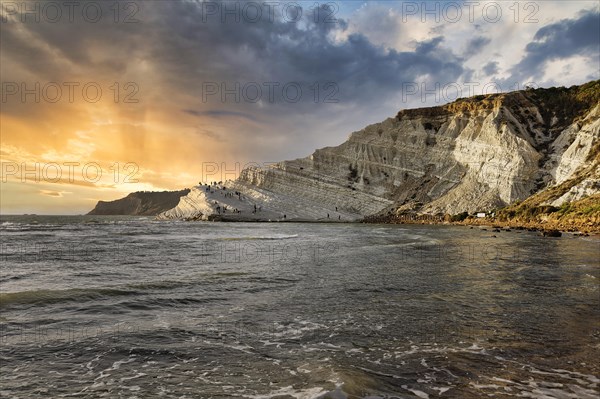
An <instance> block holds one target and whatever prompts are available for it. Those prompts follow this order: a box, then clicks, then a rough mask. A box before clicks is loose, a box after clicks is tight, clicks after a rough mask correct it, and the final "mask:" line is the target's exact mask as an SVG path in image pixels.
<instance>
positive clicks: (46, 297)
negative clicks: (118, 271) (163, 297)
mask: <svg viewBox="0 0 600 399" xmlns="http://www.w3.org/2000/svg"><path fill="white" fill-rule="evenodd" d="M135 294H137V292H135V291H130V290H125V289H118V288H73V289H66V290H33V291H20V292H6V293H4V292H3V293H0V308H2V307H5V306H10V305H29V304H32V305H33V304H50V303H57V302H66V301H85V300H94V299H99V298H103V297H115V296H123V295H135Z"/></svg>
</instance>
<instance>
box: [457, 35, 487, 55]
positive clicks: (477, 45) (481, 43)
mask: <svg viewBox="0 0 600 399" xmlns="http://www.w3.org/2000/svg"><path fill="white" fill-rule="evenodd" d="M491 41H492V39H490V38H488V37H484V36H478V37H476V38H473V39H471V40H470V41H469V43H467V48H466V49H465V52H464V56H465V58H470V57H472V56H474V55H476V54H479V53H480V52H481V50H483V48H484V47H485V46H487V45H488V44H489V43H490V42H491Z"/></svg>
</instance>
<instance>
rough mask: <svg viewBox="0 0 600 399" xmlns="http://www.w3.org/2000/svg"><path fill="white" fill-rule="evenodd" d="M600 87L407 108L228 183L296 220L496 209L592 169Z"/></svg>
mask: <svg viewBox="0 0 600 399" xmlns="http://www.w3.org/2000/svg"><path fill="white" fill-rule="evenodd" d="M599 92H600V81H596V82H590V83H588V84H587V85H584V86H580V87H572V88H569V89H564V88H560V89H537V90H526V91H520V92H513V93H504V94H493V95H488V96H478V97H472V98H468V99H462V100H458V101H455V102H453V103H451V104H447V105H444V106H440V107H432V108H423V109H413V110H404V111H401V112H399V113H398V115H397V116H396V117H395V118H389V119H387V120H385V121H383V122H381V123H378V124H374V125H371V126H367V127H366V128H364V129H363V130H360V131H358V132H354V133H352V134H351V135H350V137H349V139H348V140H347V141H346V142H345V143H343V144H341V145H340V146H337V147H327V148H323V149H319V150H317V151H315V152H314V153H313V154H312V155H311V156H309V157H307V158H301V159H297V160H293V161H284V162H281V163H279V164H276V165H274V166H272V167H270V168H249V169H246V170H244V171H243V172H242V173H241V175H240V177H239V178H238V179H237V180H236V181H235V182H234V183H232V185H233V186H234V187H235V189H236V190H239V191H240V192H242V193H244V194H245V195H247V196H248V197H249V198H252V199H254V200H255V201H256V202H257V203H260V204H262V205H264V206H265V207H267V208H268V209H270V210H273V211H275V212H281V213H286V214H287V215H289V216H291V217H293V218H300V219H313V220H314V219H321V218H323V216H324V215H326V214H330V217H331V218H332V219H336V218H337V215H338V213H340V214H343V215H344V216H346V217H347V218H349V219H359V218H361V217H364V216H367V215H372V214H376V213H380V212H398V211H404V210H416V211H419V212H422V213H432V214H435V213H444V214H446V213H448V214H457V213H460V212H464V211H467V212H476V211H482V210H491V209H495V208H498V207H501V206H505V205H507V204H510V203H513V202H515V201H517V200H524V199H525V198H527V197H529V196H531V195H533V194H535V193H537V192H540V191H541V190H544V189H546V188H548V187H553V186H556V185H559V184H563V183H564V182H567V181H570V179H572V178H573V177H574V176H577V175H578V173H579V174H581V173H582V172H581V171H582V170H584V169H586V168H587V169H589V165H590V163H591V162H592V161H594V159H596V158H597V148H598V145H599V140H600V104H599V102H598V93H599ZM586 173H587V172H586ZM594 179H597V176H596V177H594V174H593V173H592V172H589V173H587V175H586V176H584V177H583V178H582V179H579V180H578V182H577V183H576V184H579V185H580V187H579V186H578V187H576V188H574V189H573V193H572V194H573V195H574V196H577V195H579V196H580V195H584V194H585V195H589V194H590V193H595V192H598V185H597V184H596V183H595V180H594ZM582 193H583V194H582ZM182 201H186V197H184V198H182ZM188 208H189V206H188ZM336 208H337V210H336ZM188 216H189V215H188Z"/></svg>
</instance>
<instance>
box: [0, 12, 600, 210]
mask: <svg viewBox="0 0 600 399" xmlns="http://www.w3.org/2000/svg"><path fill="white" fill-rule="evenodd" d="M19 3H21V2H19ZM34 3H35V2H30V3H27V7H29V6H31V7H33V5H34ZM3 4H4V3H3ZM57 4H59V5H60V4H62V3H61V2H58V3H57ZM77 4H78V8H77V9H76V12H75V18H74V21H69V20H68V18H67V15H68V14H67V10H63V18H62V19H61V20H60V21H48V18H45V17H46V16H44V15H42V18H40V20H39V21H37V20H36V19H35V16H32V15H26V16H24V15H23V14H21V13H19V11H18V10H17V11H15V10H14V9H7V8H6V7H5V6H4V5H3V8H2V16H3V17H4V20H3V22H2V23H1V24H0V30H1V35H0V49H1V50H0V51H1V59H2V62H1V63H0V73H1V75H2V83H3V87H2V89H3V96H4V97H3V101H2V111H1V119H2V120H1V123H2V149H1V153H2V161H3V162H12V163H13V164H15V163H16V164H19V165H21V164H22V163H25V164H27V165H29V164H31V163H51V162H59V163H63V162H77V163H79V164H80V165H86V164H89V163H95V164H97V165H98V166H99V167H100V168H101V170H102V171H103V172H104V173H103V175H102V178H101V179H99V180H98V181H92V180H91V179H86V178H85V176H84V177H82V176H80V175H79V176H78V178H77V179H75V180H74V181H67V180H65V179H64V178H63V179H60V180H57V181H56V182H55V183H54V184H50V183H49V182H48V181H46V182H45V184H46V186H44V187H39V186H34V187H30V182H27V184H24V186H26V187H27V190H25V189H24V188H22V187H21V186H18V184H22V183H16V182H15V181H11V182H9V183H7V184H6V185H4V187H7V189H6V190H5V189H3V193H2V206H3V207H7V206H8V208H10V209H19V210H23V209H25V208H23V207H22V206H21V205H19V206H17V204H19V201H18V197H19V196H22V195H23V192H27V193H28V195H29V196H30V197H32V198H38V203H39V204H42V205H40V206H41V207H42V208H43V207H46V206H51V207H60V206H63V205H61V204H68V208H65V210H66V211H69V212H73V211H74V210H78V211H85V210H86V208H88V207H90V201H91V202H93V199H111V198H114V197H116V196H118V195H119V194H120V193H125V192H129V191H134V190H137V189H175V188H181V187H185V186H188V185H190V184H194V183H195V182H197V181H198V180H199V175H200V174H201V173H202V165H203V162H218V163H219V164H221V163H222V162H225V163H228V164H231V163H236V162H239V163H242V164H245V163H248V162H255V163H263V162H272V161H278V160H282V159H289V158H296V157H301V156H306V155H309V154H310V153H311V152H312V151H313V150H314V149H315V148H319V147H323V146H326V145H336V144H339V143H341V142H342V141H343V140H344V139H345V138H346V137H347V135H348V133H350V132H352V131H355V130H358V129H360V128H362V127H364V126H365V125H367V124H370V123H374V122H378V121H381V120H382V119H384V118H386V117H389V116H392V115H394V114H395V113H396V112H397V111H398V110H399V109H402V108H411V107H420V106H428V105H434V104H439V103H443V102H447V101H450V100H451V99H452V98H446V97H440V96H438V95H423V93H427V92H428V91H430V90H434V91H435V90H436V88H444V87H446V86H447V85H459V86H460V85H463V84H465V83H467V82H470V83H472V82H478V83H481V85H483V84H485V83H487V82H489V81H496V82H500V83H502V86H501V87H502V88H503V89H504V90H510V89H514V84H515V83H517V84H519V83H524V82H525V81H527V80H531V79H537V80H539V81H540V82H542V83H543V82H551V83H557V84H571V83H582V82H584V81H585V80H589V79H590V77H592V78H597V77H598V57H599V56H600V55H599V51H598V45H599V44H598V43H599V39H598V34H597V32H598V19H599V16H598V8H597V5H596V3H595V2H594V1H587V2H568V3H567V2H558V1H557V2H542V3H539V5H538V8H539V9H537V10H536V9H534V10H533V11H535V14H533V15H532V16H531V15H530V11H531V10H529V11H528V10H527V9H521V10H520V14H518V15H517V14H515V13H514V7H513V9H511V8H510V5H511V4H512V3H495V4H501V7H502V18H499V19H497V20H493V19H491V18H489V16H488V15H486V14H485V13H483V10H485V6H487V5H488V2H482V3H481V4H480V5H479V7H478V8H476V9H475V13H474V15H473V18H470V17H469V15H468V9H467V8H466V7H463V8H462V15H461V16H460V18H458V19H456V18H454V14H452V13H450V14H448V13H445V12H444V10H447V9H449V8H448V7H450V8H451V7H454V5H455V4H460V5H461V6H462V3H456V2H436V3H433V2H430V3H428V5H427V6H426V7H428V9H429V10H431V9H436V7H437V10H438V13H439V14H438V15H433V16H432V15H430V14H429V15H428V14H427V12H424V11H427V10H420V9H418V8H417V9H415V8H414V6H415V5H416V6H417V7H421V8H422V7H424V6H423V4H424V2H409V3H406V2H405V3H403V2H388V1H386V2H363V3H361V2H338V3H335V2H333V3H327V4H322V5H320V6H319V7H318V8H316V9H315V8H313V7H314V2H300V3H299V4H300V5H301V6H302V9H301V10H300V14H301V18H296V17H297V16H298V11H299V10H298V9H297V8H296V6H295V4H296V3H281V4H280V5H279V6H278V7H275V8H274V9H273V10H271V11H272V13H271V12H270V11H269V10H268V9H265V8H264V4H263V3H262V2H257V3H253V2H243V1H240V2H236V1H228V2H214V1H194V0H178V1H177V0H174V1H143V2H142V1H134V2H132V1H130V0H123V1H119V2H114V1H112V2H99V1H87V0H86V1H80V2H77ZM248 4H254V6H248ZM287 4H292V5H293V7H291V8H287V6H286V5H287ZM490 4H491V3H490ZM535 4H537V3H535ZM256 5H258V6H260V7H262V11H261V12H262V15H261V16H260V18H254V17H256V16H257V14H255V12H256V11H257V9H256ZM88 6H90V7H98V6H99V7H101V9H102V15H103V17H102V18H100V19H99V20H98V21H97V22H90V21H89V20H86V18H84V15H82V10H83V9H85V8H86V7H88ZM434 6H435V7H434ZM31 7H30V9H31ZM252 7H254V9H252ZM411 7H412V8H411ZM115 10H118V11H119V12H118V13H116V11H115ZM227 10H229V11H227ZM244 10H245V11H244ZM286 10H287V11H288V12H286ZM526 11H527V12H526ZM423 12H424V13H423ZM528 16H530V17H531V20H532V21H534V22H531V23H525V21H524V17H528ZM533 17H535V18H533ZM452 18H454V19H452ZM565 18H566V19H565ZM88 19H89V18H88ZM525 43H529V44H527V45H525ZM565 71H568V73H565ZM36 85H39V86H36ZM409 88H410V93H409ZM415 88H418V90H417V91H416V92H415V90H414V89H415ZM22 89H25V92H23V91H22ZM98 89H99V90H100V93H99V94H101V95H99V96H98V98H97V99H96V98H90V96H91V97H94V93H95V92H96V91H97V90H98ZM57 90H59V92H60V96H58V95H56V91H57ZM32 91H33V92H34V94H31V93H32ZM35 92H36V93H37V94H35ZM27 93H29V94H27ZM461 94H462V95H463V96H464V95H467V94H468V93H461ZM473 94H475V93H473ZM36 95H37V97H36ZM55 97H56V98H57V101H52V100H53V99H54V98H55ZM71 97H73V98H71ZM124 165H130V166H131V165H134V166H135V168H136V169H135V177H136V179H134V180H135V181H133V180H131V179H125V177H127V176H129V175H128V173H129V170H125V169H123V168H124ZM115 169H117V172H118V173H115ZM11 179H13V180H14V177H11ZM17 187H20V188H17ZM7 190H8V191H7ZM56 193H59V194H60V195H62V197H59V196H57V195H54V194H56ZM77 198H85V199H86V200H85V201H83V202H79V203H78V202H77V201H78V200H77ZM48 199H52V200H53V201H52V202H49V201H48ZM59 199H60V200H61V201H60V202H59V201H58V200H59ZM31 203H35V201H34V200H31ZM7 204H8V205H7ZM74 204H75V205H74ZM76 204H79V205H78V206H76ZM24 206H25V205H24ZM27 206H29V202H28V205H27ZM8 208H6V209H8ZM3 209H4V208H3ZM53 209H54V208H53ZM34 210H35V209H31V211H34ZM57 212H58V211H57Z"/></svg>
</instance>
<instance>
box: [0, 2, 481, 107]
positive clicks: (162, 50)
mask: <svg viewBox="0 0 600 399" xmlns="http://www.w3.org/2000/svg"><path fill="white" fill-rule="evenodd" d="M96 3H99V4H104V3H102V2H96ZM137 3H139V5H140V11H139V13H138V14H137V15H136V18H137V19H138V22H137V23H131V24H124V23H116V24H115V23H113V21H112V14H111V10H110V9H108V8H107V9H106V10H104V13H105V15H106V16H107V18H104V19H103V20H101V21H100V22H99V23H86V22H85V21H76V22H75V24H70V23H68V22H64V23H30V22H28V23H25V24H18V23H9V24H3V26H2V33H3V35H2V36H3V38H2V45H3V50H2V52H3V56H6V57H9V58H11V59H12V60H13V61H14V62H18V63H20V64H21V65H22V66H23V68H25V69H27V70H29V71H30V72H31V73H32V74H36V75H37V76H38V77H47V78H48V79H49V80H59V78H62V80H69V79H73V78H77V77H89V76H101V75H107V76H110V77H111V78H113V79H114V78H115V77H119V76H120V75H121V74H123V73H125V72H127V71H128V70H130V69H132V68H134V67H135V66H136V65H137V64H139V63H140V62H146V63H149V64H150V65H151V66H152V70H153V71H154V72H156V76H157V79H158V80H157V81H156V82H153V83H154V84H155V85H156V88H160V90H161V93H163V94H164V95H166V96H168V95H169V94H170V92H173V93H177V94H178V95H184V94H185V95H187V96H188V98H197V99H200V98H201V95H202V89H203V87H202V85H203V83H205V82H216V83H220V82H229V83H231V82H240V83H242V84H243V83H244V82H258V83H259V84H260V83H262V82H279V83H280V84H281V85H284V84H286V83H288V82H299V83H301V84H303V85H304V87H309V86H310V85H311V84H314V83H319V84H320V85H324V84H326V83H328V82H334V83H336V84H337V86H338V87H339V94H338V97H339V102H340V103H342V104H344V103H345V104H366V103H371V102H372V101H373V100H374V99H378V100H385V98H388V97H389V96H396V95H398V94H399V92H400V91H401V89H402V86H403V83H405V82H413V81H415V80H422V77H423V76H425V75H427V77H428V79H429V80H430V81H432V82H441V83H442V84H443V83H446V82H451V81H454V80H456V79H457V78H458V77H459V76H460V75H461V74H462V73H463V72H464V69H463V67H462V60H461V59H460V58H459V57H457V56H456V55H454V54H453V53H452V52H451V51H449V50H445V49H444V48H443V47H442V42H443V37H441V36H440V37H436V38H433V39H432V40H429V41H425V42H422V43H418V45H417V46H416V49H415V51H407V52H397V51H395V50H386V49H384V48H381V47H378V46H376V45H374V44H373V43H371V42H370V41H369V40H368V39H367V38H366V37H365V36H364V35H362V34H356V33H355V34H351V35H350V36H349V37H348V39H347V40H342V41H335V40H334V39H333V38H332V35H333V32H334V31H338V32H339V31H343V30H345V29H346V27H347V24H346V22H345V21H343V20H338V21H337V23H329V22H326V21H324V20H322V19H319V20H315V19H314V18H313V15H312V14H310V11H309V10H308V9H305V10H304V16H305V17H304V18H303V19H302V21H301V22H299V23H291V22H289V21H286V20H284V19H283V18H281V16H280V15H279V14H278V13H275V18H274V19H273V20H270V19H269V18H267V17H266V16H263V18H261V19H260V20H259V21H257V22H255V23H251V22H248V21H244V20H243V18H242V20H241V21H240V22H239V23H237V22H236V21H235V19H234V18H231V17H229V18H227V19H226V22H225V23H223V21H222V19H221V17H220V16H219V15H207V13H206V12H205V11H206V9H204V8H203V6H202V3H198V2H189V1H152V2H137ZM111 4H112V3H111ZM123 4H127V2H124V3H123ZM229 4H231V2H229ZM240 4H243V3H240ZM322 7H326V6H322ZM74 32H75V33H76V34H74ZM481 45H483V44H482V43H481V42H480V41H477V42H474V43H473V44H472V45H471V46H472V47H473V49H475V47H477V46H481ZM65 65H68V66H69V67H68V68H67V69H65ZM3 72H4V71H3ZM57 75H58V76H57ZM60 75H61V76H60ZM321 90H322V89H321ZM320 94H325V93H320ZM313 100H314V98H313V96H312V95H308V93H305V95H304V96H303V97H302V98H301V101H300V103H293V104H290V103H285V102H284V103H277V104H270V105H271V106H279V105H282V106H284V107H295V108H296V109H298V108H304V107H311V105H310V104H311V103H314V102H315V101H313ZM267 104H268V102H267ZM228 105H229V106H231V107H234V108H243V107H244V106H251V105H248V104H246V105H244V104H238V103H233V104H228ZM315 105H318V104H315Z"/></svg>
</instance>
